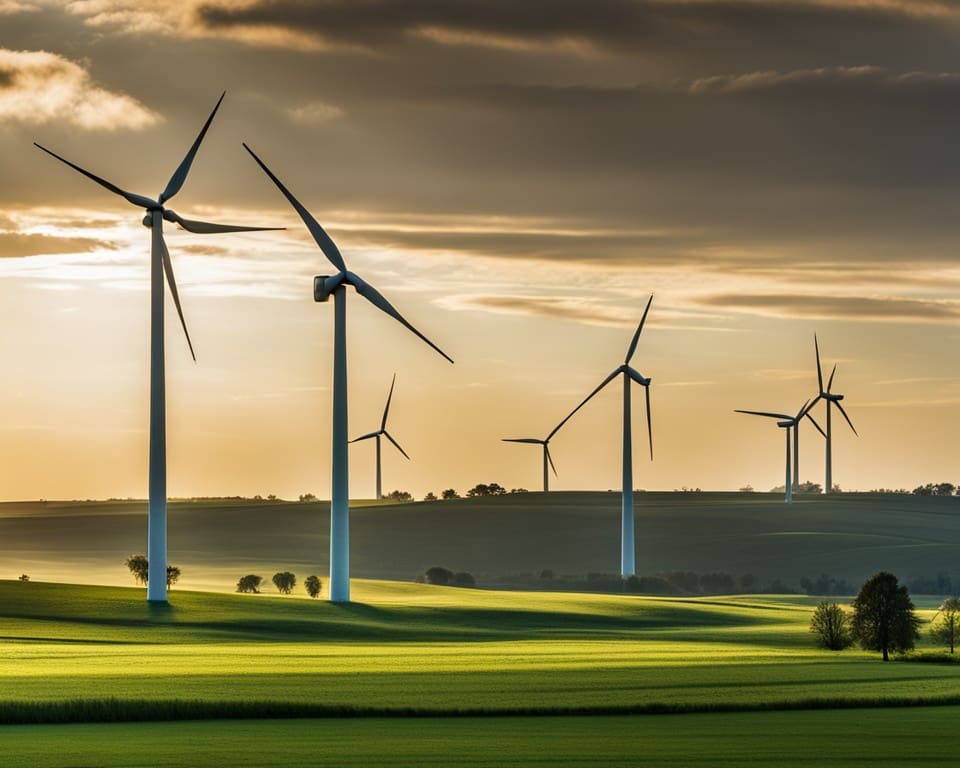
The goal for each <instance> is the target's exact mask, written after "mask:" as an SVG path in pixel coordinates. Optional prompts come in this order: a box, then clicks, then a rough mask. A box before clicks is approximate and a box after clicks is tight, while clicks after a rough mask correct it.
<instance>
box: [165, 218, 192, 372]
mask: <svg viewBox="0 0 960 768" xmlns="http://www.w3.org/2000/svg"><path fill="white" fill-rule="evenodd" d="M160 245H161V247H162V250H161V251H160V256H161V258H162V259H163V271H164V272H166V273H167V285H169V286H170V293H171V294H173V303H174V304H176V306H177V314H178V315H180V325H182V326H183V333H184V335H185V336H186V337H187V346H188V347H190V356H191V357H192V358H193V362H197V356H196V355H195V354H194V352H193V342H192V341H190V332H189V331H188V330H187V321H186V320H184V319H183V309H182V308H181V307H180V294H179V293H178V292H177V279H176V277H174V275H173V262H171V261H170V252H169V251H168V250H167V244H166V243H165V242H164V240H163V233H161V234H160Z"/></svg>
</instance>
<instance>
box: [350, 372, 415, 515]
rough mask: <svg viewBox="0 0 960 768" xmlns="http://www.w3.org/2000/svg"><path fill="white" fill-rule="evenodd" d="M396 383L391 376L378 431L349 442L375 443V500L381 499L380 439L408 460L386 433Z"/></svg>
mask: <svg viewBox="0 0 960 768" xmlns="http://www.w3.org/2000/svg"><path fill="white" fill-rule="evenodd" d="M396 383H397V374H393V381H391V382H390V394H388V395H387V404H386V405H385V406H384V408H383V418H382V419H380V429H378V430H377V431H376V432H368V433H367V434H365V435H360V437H355V438H353V440H351V441H350V442H351V443H359V442H360V441H361V440H369V439H370V438H374V439H375V440H376V441H377V498H378V499H382V498H383V485H382V483H381V481H380V479H381V473H380V437H381V436H383V437H385V438H387V440H389V441H390V442H391V443H393V446H394V448H396V449H397V450H398V451H400V453H402V454H403V456H404V458H406V459H407V460H409V459H410V457H409V456H407V452H406V451H405V450H403V448H401V447H400V443H398V442H397V441H396V440H394V439H393V437H392V436H391V435H390V433H389V432H387V414H389V413H390V401H391V400H392V399H393V385H394V384H396Z"/></svg>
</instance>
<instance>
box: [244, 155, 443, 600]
mask: <svg viewBox="0 0 960 768" xmlns="http://www.w3.org/2000/svg"><path fill="white" fill-rule="evenodd" d="M243 147H244V149H246V150H247V152H249V153H250V155H251V157H253V159H254V160H256V161H257V164H258V165H259V166H260V167H261V168H262V169H263V171H264V173H266V174H267V176H269V177H270V180H271V181H273V183H274V184H276V185H277V188H278V189H279V190H280V191H281V192H282V193H283V196H284V197H286V198H287V200H288V201H289V203H290V205H292V206H293V208H294V210H295V211H296V212H297V213H298V214H299V215H300V218H301V219H302V220H303V223H304V224H305V225H306V227H307V229H308V230H309V232H310V234H311V235H313V239H314V241H316V243H317V245H318V246H319V247H320V250H321V251H323V255H324V256H326V257H327V259H328V260H329V261H330V263H331V264H333V266H334V268H336V270H337V274H335V275H331V276H327V275H320V276H317V277H315V278H314V279H313V298H314V301H327V300H329V298H330V296H331V295H332V296H333V317H334V321H333V457H332V458H333V461H332V465H333V466H332V475H333V477H332V482H331V484H330V602H332V603H348V602H350V508H349V502H350V492H349V473H348V470H347V327H346V324H347V286H348V285H352V286H353V287H354V289H356V291H357V293H359V294H360V295H361V296H363V298H365V299H366V300H367V301H369V302H370V303H371V304H373V306H375V307H376V308H377V309H379V310H381V311H382V312H385V313H386V314H388V315H390V317H392V318H393V319H394V320H396V321H397V322H398V323H400V324H401V325H403V326H404V327H405V328H406V329H407V330H409V331H410V332H411V333H413V334H414V335H415V336H417V337H418V338H420V339H421V340H423V341H424V342H425V343H426V344H428V345H429V346H431V347H433V349H435V350H436V351H437V352H438V353H439V354H440V355H442V356H443V357H444V358H446V359H447V360H449V361H450V362H451V363H452V362H453V359H452V358H451V357H450V356H449V355H447V354H446V353H445V352H444V351H443V350H441V349H440V347H438V346H437V345H436V344H434V343H433V342H432V341H430V339H428V338H427V337H426V336H424V335H423V334H422V333H420V331H418V330H417V329H416V328H414V327H413V326H412V325H410V323H408V322H407V321H406V320H405V319H404V318H403V316H402V315H401V314H400V313H399V312H397V310H396V309H394V307H393V305H392V304H391V303H390V302H389V301H387V300H386V298H384V297H383V295H382V294H381V293H380V292H379V291H378V290H377V289H376V288H374V287H373V286H372V285H370V284H369V283H367V282H365V281H364V280H362V279H361V278H360V276H359V275H357V274H355V273H353V272H350V271H348V270H347V265H346V263H344V260H343V256H341V255H340V251H339V249H338V248H337V246H336V245H335V244H334V242H333V240H331V239H330V236H329V235H328V234H327V233H326V232H325V231H324V229H323V227H321V226H320V224H319V223H317V220H316V219H315V218H313V216H312V215H311V214H310V212H309V211H308V210H307V209H306V208H304V207H303V206H302V205H301V204H300V202H299V201H298V200H297V199H296V198H295V197H294V196H293V195H292V194H290V192H289V190H288V189H287V188H286V187H285V186H283V184H282V183H281V182H280V179H278V178H277V177H276V176H274V175H273V172H272V171H271V170H270V169H269V168H267V166H266V165H264V163H263V161H262V160H261V159H260V158H259V157H257V156H256V154H254V152H253V150H252V149H250V147H248V146H247V145H246V144H244V145H243Z"/></svg>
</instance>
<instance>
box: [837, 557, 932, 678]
mask: <svg viewBox="0 0 960 768" xmlns="http://www.w3.org/2000/svg"><path fill="white" fill-rule="evenodd" d="M919 626H920V619H918V618H917V615H916V614H915V613H914V611H913V601H912V600H911V599H910V593H909V592H908V591H907V588H906V587H905V586H902V585H901V584H900V583H899V582H898V581H897V577H896V576H894V575H893V574H892V573H887V572H886V571H880V573H877V574H875V575H874V576H871V577H870V578H869V579H868V580H867V581H866V582H865V583H864V585H863V586H862V587H860V593H859V594H858V595H857V599H856V600H854V601H853V626H852V629H853V633H852V634H853V639H854V640H856V641H857V643H859V645H860V647H861V648H863V649H864V650H865V651H880V652H881V653H883V660H884V661H889V660H890V651H894V652H896V653H903V652H904V651H909V650H911V649H912V648H913V645H914V641H915V640H916V639H917V637H918V636H919V631H918V630H919Z"/></svg>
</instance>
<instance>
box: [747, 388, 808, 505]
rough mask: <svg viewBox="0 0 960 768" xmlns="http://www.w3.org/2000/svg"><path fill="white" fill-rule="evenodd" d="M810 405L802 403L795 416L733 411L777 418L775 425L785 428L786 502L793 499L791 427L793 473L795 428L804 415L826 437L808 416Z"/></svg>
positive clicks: (797, 444)
mask: <svg viewBox="0 0 960 768" xmlns="http://www.w3.org/2000/svg"><path fill="white" fill-rule="evenodd" d="M812 407H813V405H812V404H811V402H810V401H809V400H807V402H805V403H804V404H803V407H802V408H801V409H800V410H799V411H797V413H796V415H795V416H791V415H790V414H788V413H768V412H767V411H742V410H740V409H736V410H735V411H734V413H747V414H750V415H751V416H765V417H766V418H768V419H778V421H777V426H778V427H780V428H781V429H785V430H786V438H787V458H786V480H785V481H784V486H783V487H784V501H786V502H787V504H789V503H790V502H791V501H793V489H794V483H793V482H791V480H790V430H791V429H792V430H793V459H794V465H793V466H794V473H796V472H797V466H798V465H797V463H796V458H797V451H798V450H799V449H800V444H799V442H798V440H797V430H798V429H799V427H800V422H801V421H802V420H803V418H804V416H806V417H808V418H809V419H810V421H812V422H813V426H815V427H816V428H817V430H819V432H820V434H821V435H823V436H824V437H826V435H825V434H824V432H823V430H822V429H820V425H819V424H817V422H816V421H814V420H813V417H812V416H810V413H809V412H810V409H811V408H812Z"/></svg>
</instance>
